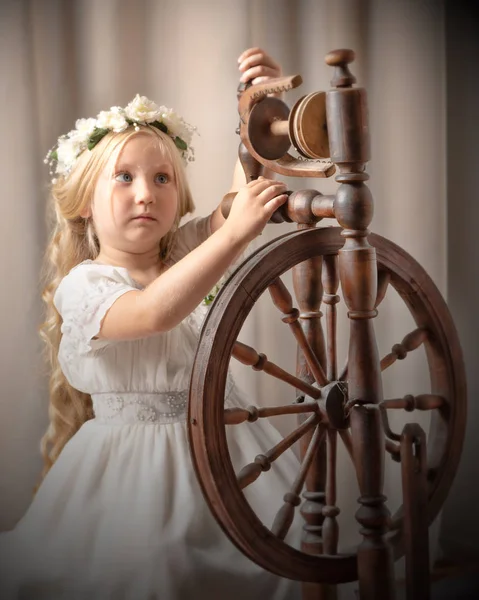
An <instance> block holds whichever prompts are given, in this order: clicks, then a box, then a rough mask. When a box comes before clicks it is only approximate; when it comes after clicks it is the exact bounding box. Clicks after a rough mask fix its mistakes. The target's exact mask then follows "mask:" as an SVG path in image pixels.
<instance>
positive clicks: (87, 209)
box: [80, 206, 91, 219]
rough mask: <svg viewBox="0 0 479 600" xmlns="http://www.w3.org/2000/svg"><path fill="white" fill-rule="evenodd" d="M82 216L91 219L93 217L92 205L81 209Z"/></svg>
mask: <svg viewBox="0 0 479 600" xmlns="http://www.w3.org/2000/svg"><path fill="white" fill-rule="evenodd" d="M80 217H82V218H83V219H89V218H90V217H91V206H85V208H84V209H83V210H82V211H80Z"/></svg>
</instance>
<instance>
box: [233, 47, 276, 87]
mask: <svg viewBox="0 0 479 600" xmlns="http://www.w3.org/2000/svg"><path fill="white" fill-rule="evenodd" d="M238 63H239V66H238V68H239V70H240V71H241V77H240V81H241V83H248V82H251V83H253V84H256V83H262V82H264V81H268V79H272V78H275V77H281V75H282V71H281V65H279V64H278V63H277V62H276V61H275V60H274V59H273V58H272V57H271V56H270V55H269V54H267V53H266V52H265V51H264V50H262V49H261V48H248V50H245V51H244V52H243V53H242V54H241V55H240V57H239V58H238Z"/></svg>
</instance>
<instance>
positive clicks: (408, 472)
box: [401, 423, 431, 600]
mask: <svg viewBox="0 0 479 600" xmlns="http://www.w3.org/2000/svg"><path fill="white" fill-rule="evenodd" d="M401 471H402V489H403V506H404V531H403V536H404V552H405V557H406V598H407V600H429V598H430V591H431V590H430V579H429V538H428V535H429V530H428V526H429V523H428V515H427V503H428V494H427V479H426V476H427V459H426V434H425V433H424V431H423V430H422V429H421V427H420V426H419V425H418V424H417V423H408V424H407V425H405V426H404V429H403V431H402V435H401Z"/></svg>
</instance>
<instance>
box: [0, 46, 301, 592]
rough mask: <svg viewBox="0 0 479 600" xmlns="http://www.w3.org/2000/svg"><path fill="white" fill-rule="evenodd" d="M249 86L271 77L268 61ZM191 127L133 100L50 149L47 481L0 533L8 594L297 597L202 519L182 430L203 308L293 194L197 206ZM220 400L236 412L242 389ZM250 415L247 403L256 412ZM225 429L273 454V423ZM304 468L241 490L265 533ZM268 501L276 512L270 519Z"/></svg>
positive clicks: (273, 70) (251, 188) (237, 442)
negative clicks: (227, 209) (201, 213)
mask: <svg viewBox="0 0 479 600" xmlns="http://www.w3.org/2000/svg"><path fill="white" fill-rule="evenodd" d="M240 69H241V70H242V72H243V80H248V79H252V78H253V79H256V78H259V77H270V76H278V75H279V67H278V66H277V65H276V64H275V63H274V61H273V60H272V59H271V58H270V57H269V56H268V55H267V54H265V53H264V52H262V51H260V50H259V49H251V50H249V51H247V52H245V53H243V55H242V56H241V57H240ZM192 132H193V130H192V128H191V127H190V126H189V125H187V124H186V123H185V122H184V121H183V119H182V118H181V117H179V116H178V115H176V114H175V113H173V112H172V111H170V110H168V109H165V108H164V107H158V106H157V105H156V104H154V103H153V102H151V101H149V100H148V99H146V98H144V97H139V96H137V97H136V98H135V99H134V100H133V101H132V102H131V103H130V104H129V105H128V106H127V107H125V108H124V109H122V108H119V107H114V108H112V109H111V110H110V111H103V112H101V113H100V114H99V115H98V116H97V117H96V119H80V120H79V121H77V123H76V128H75V129H74V130H73V131H71V132H70V133H69V134H67V135H66V136H62V137H61V138H59V140H58V144H57V146H56V149H55V151H54V152H51V153H50V155H49V159H50V162H51V164H52V166H53V165H54V166H55V178H54V180H53V184H52V193H51V195H52V200H53V203H54V209H55V215H56V224H55V228H54V231H53V235H52V238H51V242H50V245H49V248H48V254H47V256H48V260H49V265H50V278H49V283H48V285H47V287H46V289H45V292H44V300H45V302H46V306H47V319H46V322H45V324H44V327H43V336H44V338H45V340H46V342H47V344H48V347H49V351H50V352H49V354H50V360H51V364H52V375H51V385H50V393H51V402H50V419H51V423H50V427H49V429H48V431H47V433H46V435H45V437H44V439H43V442H42V448H43V453H44V456H45V461H46V467H45V473H44V475H45V477H44V480H43V482H42V484H41V486H40V488H39V490H38V492H37V494H36V496H35V499H34V501H33V503H32V505H31V506H30V508H29V510H28V512H27V514H26V515H25V516H24V518H23V519H22V520H21V521H20V523H19V524H18V526H17V528H16V529H15V530H14V531H12V532H8V533H6V534H3V535H2V536H1V537H0V576H1V580H0V581H1V583H0V592H1V593H0V597H1V598H2V599H3V600H4V599H7V598H22V599H24V598H32V599H33V598H34V599H35V600H39V599H43V598H48V599H55V600H57V599H60V598H65V599H67V598H68V599H69V600H70V599H73V600H76V599H79V598H82V599H83V598H85V599H86V598H89V599H99V600H100V599H101V600H104V599H105V600H106V599H115V600H120V599H121V600H123V599H124V600H152V599H161V600H189V599H190V598H194V597H198V598H208V599H209V600H220V599H221V600H223V599H224V598H226V597H228V598H230V599H232V600H234V599H238V600H240V599H241V600H243V599H245V598H248V599H250V598H251V599H254V598H257V599H259V598H268V599H280V598H284V599H288V600H291V599H293V598H295V597H296V595H297V593H298V590H299V587H298V585H297V584H296V583H295V582H292V581H290V580H286V579H282V578H279V577H276V576H274V575H272V574H270V573H268V572H266V571H264V570H262V569H261V568H259V567H258V566H257V565H255V564H254V563H252V562H251V561H249V560H248V559H247V558H246V557H244V556H243V555H242V554H241V553H240V552H239V551H238V550H237V549H236V548H235V547H234V546H233V544H232V543H231V542H230V541H229V540H228V538H227V537H226V536H225V535H224V533H223V532H222V531H221V529H220V527H219V526H218V525H217V523H216V521H215V520H214V518H213V517H212V515H211V514H210V512H209V509H208V507H207V505H206V503H205V501H204V500H203V497H202V494H201V491H200V489H199V486H198V484H197V481H196V478H195V474H194V471H193V467H192V464H191V459H190V456H189V449H188V444H187V432H186V427H185V412H186V403H187V397H188V385H189V376H190V372H191V367H192V363H193V359H194V354H195V350H196V345H197V342H198V335H199V329H200V326H201V320H202V317H203V314H204V313H203V311H204V309H203V308H202V306H201V303H202V300H203V298H204V297H205V296H206V295H207V294H208V292H209V291H210V290H211V289H212V288H213V286H214V285H215V284H216V283H217V281H218V280H219V279H220V278H221V277H222V276H223V275H224V273H225V272H226V270H227V269H228V267H229V266H230V265H231V264H232V263H233V261H235V259H236V258H237V257H238V256H239V255H240V254H241V253H242V252H243V250H244V249H245V247H246V246H247V244H248V243H249V242H250V241H251V240H252V239H254V237H255V236H257V235H258V234H259V233H261V231H262V229H263V228H264V226H265V225H266V223H267V221H268V219H269V218H270V216H271V215H272V213H273V212H274V211H275V210H276V209H277V208H278V207H279V206H280V205H281V204H282V203H283V202H284V201H285V200H286V197H287V196H286V195H285V185H284V184H282V183H279V182H275V181H273V180H270V179H266V178H261V179H259V180H256V181H253V182H251V183H249V184H247V185H244V186H243V187H242V188H241V189H240V191H239V193H238V195H237V197H236V199H235V201H234V203H233V207H232V209H231V213H230V215H229V217H228V218H227V219H226V220H225V219H224V218H223V216H222V214H221V212H220V210H219V208H218V209H216V210H215V211H214V212H213V213H212V214H211V215H210V216H209V217H207V218H204V219H201V218H196V219H193V220H192V221H189V222H188V223H187V224H186V225H183V226H182V227H179V222H180V219H181V218H182V217H183V216H184V215H186V214H187V213H189V212H191V211H192V210H193V208H194V207H193V202H192V199H191V196H190V192H189V189H188V185H187V183H186V179H185V175H184V170H183V161H184V160H188V159H191V158H192V148H191V137H192ZM226 396H227V397H226V404H227V405H228V404H229V405H236V406H237V405H245V400H243V399H242V397H241V395H240V393H239V392H238V390H237V389H236V387H235V385H234V382H233V381H232V380H231V379H230V380H229V382H228V386H227V390H226ZM248 403H249V402H248ZM255 427H256V429H254V428H252V427H251V426H249V425H245V426H244V427H243V428H241V427H237V428H235V429H234V432H231V433H230V434H229V435H230V437H229V447H230V453H231V458H232V461H233V464H234V465H235V466H236V467H237V468H240V467H242V466H244V465H245V464H246V463H247V462H249V461H250V460H251V457H252V456H254V454H255V453H259V452H264V451H265V450H267V449H268V448H269V447H271V446H273V445H274V444H276V443H277V441H278V439H279V436H278V434H277V432H276V430H275V429H273V428H272V427H271V426H269V425H268V424H261V425H260V424H259V423H258V424H255ZM296 473H297V462H296V459H295V457H294V456H293V454H292V453H289V454H287V455H286V456H285V458H284V459H283V460H282V461H281V464H280V465H278V468H277V469H275V470H273V471H272V472H270V473H268V474H267V477H265V478H264V479H261V480H260V482H258V483H257V484H255V485H254V486H252V487H251V490H250V491H249V495H248V499H249V501H250V502H251V504H252V505H253V507H254V508H255V509H256V511H257V514H258V515H259V516H260V518H261V519H262V520H263V521H264V522H265V523H268V524H271V523H272V519H273V517H274V514H275V512H276V510H277V509H278V507H277V506H272V505H273V504H274V503H271V502H268V497H270V498H277V499H280V498H281V497H282V495H283V494H284V493H285V492H286V491H287V490H288V488H289V486H290V484H291V482H292V480H293V478H294V475H295V474H296ZM270 507H271V508H270Z"/></svg>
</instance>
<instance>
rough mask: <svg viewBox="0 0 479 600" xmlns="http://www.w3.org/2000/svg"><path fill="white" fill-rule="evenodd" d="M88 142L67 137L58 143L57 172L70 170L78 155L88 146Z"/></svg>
mask: <svg viewBox="0 0 479 600" xmlns="http://www.w3.org/2000/svg"><path fill="white" fill-rule="evenodd" d="M86 147H87V146H86V143H81V142H79V141H78V140H75V139H72V138H67V139H63V140H61V141H60V142H59V143H58V148H57V157H58V162H57V173H65V172H68V171H69V170H70V169H71V168H72V166H73V164H74V163H75V161H76V159H77V157H78V155H79V154H80V153H81V152H83V150H85V148H86Z"/></svg>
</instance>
